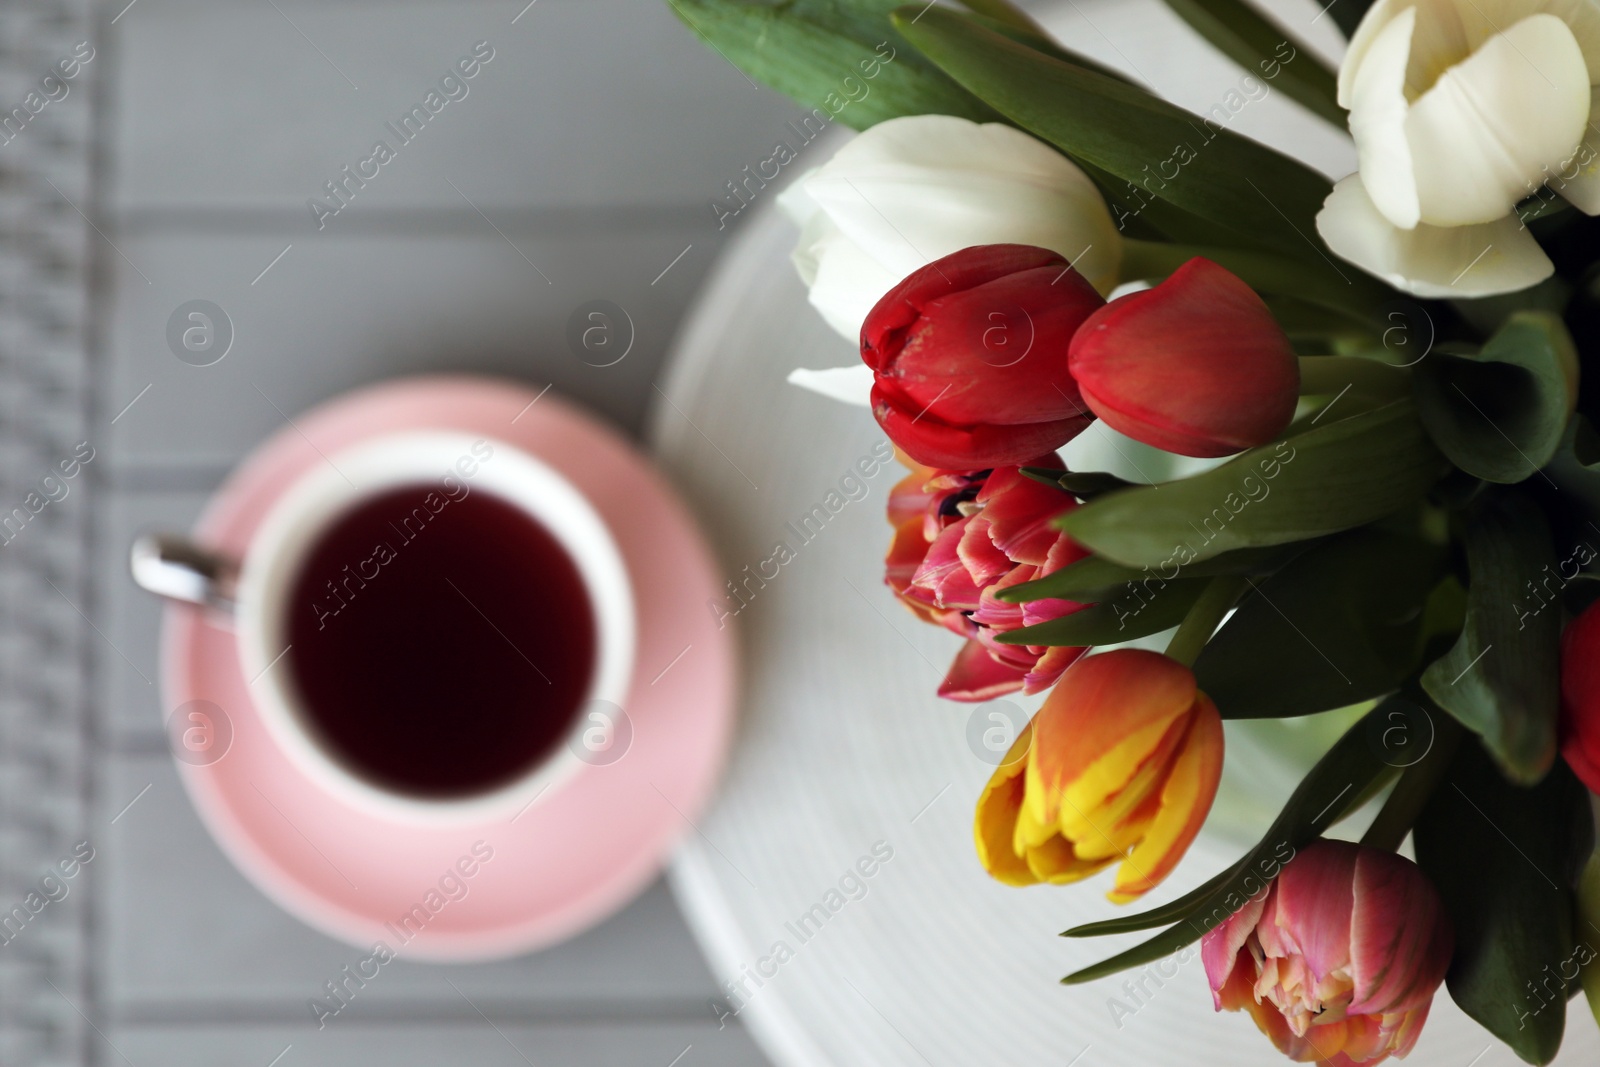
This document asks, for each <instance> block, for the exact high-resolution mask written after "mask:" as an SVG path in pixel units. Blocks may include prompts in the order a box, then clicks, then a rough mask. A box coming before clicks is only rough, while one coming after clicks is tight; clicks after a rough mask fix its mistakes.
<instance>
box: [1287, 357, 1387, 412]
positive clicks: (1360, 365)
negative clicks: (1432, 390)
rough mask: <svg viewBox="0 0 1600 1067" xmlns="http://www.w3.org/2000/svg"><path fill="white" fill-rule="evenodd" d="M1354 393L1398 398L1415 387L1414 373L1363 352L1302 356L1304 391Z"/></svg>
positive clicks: (1321, 393) (1301, 375) (1301, 367)
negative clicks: (1359, 353) (1366, 356)
mask: <svg viewBox="0 0 1600 1067" xmlns="http://www.w3.org/2000/svg"><path fill="white" fill-rule="evenodd" d="M1346 389H1349V390H1350V391H1351V392H1352V393H1357V394H1359V395H1361V396H1367V397H1372V398H1373V399H1376V400H1384V401H1388V400H1398V399H1399V398H1400V397H1402V396H1404V395H1405V394H1406V393H1408V392H1410V391H1411V376H1410V375H1409V374H1408V373H1407V372H1406V371H1404V370H1401V369H1400V368H1398V367H1391V366H1390V365H1389V364H1387V363H1380V362H1378V361H1377V360H1375V359H1363V358H1361V357H1360V356H1301V357H1300V395H1301V396H1318V395H1328V394H1333V395H1338V394H1340V393H1343V392H1344V391H1345V390H1346Z"/></svg>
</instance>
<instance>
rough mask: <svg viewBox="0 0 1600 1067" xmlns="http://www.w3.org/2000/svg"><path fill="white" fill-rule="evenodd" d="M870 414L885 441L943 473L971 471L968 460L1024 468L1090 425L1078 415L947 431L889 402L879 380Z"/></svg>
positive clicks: (930, 417)
mask: <svg viewBox="0 0 1600 1067" xmlns="http://www.w3.org/2000/svg"><path fill="white" fill-rule="evenodd" d="M872 415H873V417H874V418H875V419H877V420H878V425H879V426H881V427H883V432H884V433H886V434H888V435H889V439H890V440H892V441H894V442H896V443H897V444H899V445H900V447H901V448H903V449H905V451H906V453H907V454H908V455H910V456H911V457H912V458H914V459H915V460H916V461H917V462H918V463H924V464H927V465H928V466H932V467H942V468H946V469H949V470H970V469H972V463H973V462H974V457H982V459H983V461H984V462H985V463H986V464H987V465H989V466H995V467H999V466H1005V465H1015V464H1020V463H1026V462H1028V461H1029V460H1030V459H1032V458H1033V457H1035V456H1038V455H1041V454H1042V453H1045V452H1054V451H1055V450H1056V449H1058V448H1060V447H1061V446H1062V444H1064V443H1065V442H1067V441H1070V440H1072V438H1073V437H1075V436H1077V435H1078V434H1079V433H1080V432H1081V431H1082V430H1083V428H1084V427H1086V426H1088V425H1089V423H1090V422H1092V421H1093V416H1091V415H1088V414H1084V415H1079V416H1073V417H1070V418H1064V419H1058V420H1056V421H1053V422H1036V423H1032V424H1030V425H1024V426H951V425H949V424H948V423H944V422H941V421H939V419H937V418H936V417H934V416H933V415H929V414H927V413H926V412H923V411H919V410H918V409H916V408H912V409H910V410H907V409H906V408H905V407H903V406H902V405H900V404H897V403H895V402H893V401H892V400H891V399H890V398H889V396H888V395H887V394H886V393H885V391H884V383H883V382H882V381H881V380H880V381H879V382H878V383H877V384H876V385H874V386H873V387H872Z"/></svg>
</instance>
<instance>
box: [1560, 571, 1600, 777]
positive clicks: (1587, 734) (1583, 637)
mask: <svg viewBox="0 0 1600 1067" xmlns="http://www.w3.org/2000/svg"><path fill="white" fill-rule="evenodd" d="M1561 755H1562V758H1564V759H1565V760H1566V761H1567V766H1569V767H1571V768H1572V773H1573V774H1576V775H1577V776H1578V778H1579V780H1581V781H1582V782H1583V784H1584V785H1586V786H1588V787H1589V792H1591V793H1600V601H1597V602H1596V603H1594V604H1590V605H1589V607H1588V609H1587V610H1586V611H1584V613H1583V614H1582V615H1579V616H1578V617H1577V618H1576V619H1574V620H1572V622H1571V623H1570V624H1568V626H1567V629H1566V632H1565V633H1563V634H1562V635H1561Z"/></svg>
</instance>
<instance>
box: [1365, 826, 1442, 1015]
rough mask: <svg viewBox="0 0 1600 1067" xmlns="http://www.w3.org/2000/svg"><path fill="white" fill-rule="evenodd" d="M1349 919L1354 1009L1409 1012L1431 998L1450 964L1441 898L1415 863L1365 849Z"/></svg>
mask: <svg viewBox="0 0 1600 1067" xmlns="http://www.w3.org/2000/svg"><path fill="white" fill-rule="evenodd" d="M1354 873H1355V877H1354V902H1355V903H1354V908H1353V910H1352V914H1351V920H1350V963H1351V977H1352V978H1353V979H1354V981H1355V990H1354V999H1353V1000H1352V1001H1351V1002H1350V1009H1349V1010H1350V1012H1351V1013H1352V1014H1365V1013H1382V1012H1397V1011H1406V1010H1409V1009H1411V1008H1415V1007H1417V1006H1419V1005H1421V1004H1424V1003H1426V1002H1428V1001H1429V1000H1431V999H1432V998H1433V991H1434V989H1435V988H1436V987H1437V986H1438V984H1439V983H1440V982H1441V981H1443V980H1444V972H1445V968H1446V967H1447V966H1448V965H1449V963H1450V940H1451V939H1450V929H1449V926H1448V924H1446V923H1445V922H1443V921H1442V916H1443V910H1444V909H1443V903H1442V902H1441V901H1440V899H1439V893H1438V891H1437V890H1435V889H1434V888H1433V885H1432V883H1430V882H1429V881H1428V880H1427V879H1426V878H1425V877H1423V875H1422V872H1421V871H1420V870H1418V869H1417V866H1416V864H1414V863H1412V862H1411V861H1410V860H1408V859H1405V858H1403V857H1400V856H1396V855H1394V854H1393V853H1391V852H1380V851H1377V850H1375V849H1365V850H1363V851H1362V852H1361V854H1360V857H1359V858H1358V859H1357V860H1356V864H1355V872H1354Z"/></svg>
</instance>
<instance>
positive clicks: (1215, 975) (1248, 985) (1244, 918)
mask: <svg viewBox="0 0 1600 1067" xmlns="http://www.w3.org/2000/svg"><path fill="white" fill-rule="evenodd" d="M1266 902H1267V894H1266V893H1259V894H1257V895H1255V896H1253V897H1251V898H1250V899H1249V900H1247V901H1245V904H1244V907H1242V908H1240V909H1239V910H1238V911H1236V912H1234V913H1233V914H1232V915H1230V916H1228V917H1227V918H1226V919H1224V920H1223V921H1222V925H1221V926H1218V927H1216V928H1215V929H1214V930H1212V931H1211V932H1210V933H1207V934H1206V935H1205V936H1204V937H1203V938H1202V939H1201V941H1200V962H1201V965H1202V966H1204V967H1205V969H1206V981H1207V982H1208V983H1210V985H1211V999H1212V1002H1213V1003H1214V1004H1215V1005H1216V1009H1217V1010H1218V1011H1235V1010H1237V1009H1239V1008H1241V1007H1243V1006H1244V1003H1245V1002H1246V1001H1249V1000H1253V999H1254V997H1253V996H1252V995H1251V993H1250V992H1249V990H1251V989H1252V988H1253V987H1254V986H1255V976H1254V975H1253V974H1251V973H1250V971H1249V969H1248V968H1241V967H1239V965H1238V964H1239V959H1240V957H1239V953H1240V952H1241V951H1242V950H1243V949H1244V943H1245V942H1246V941H1248V940H1250V934H1251V932H1252V931H1253V930H1255V928H1256V923H1258V922H1260V921H1261V909H1262V908H1263V907H1265V906H1266ZM1248 955H1249V954H1248V953H1246V958H1248ZM1236 975H1237V976H1238V979H1237V980H1236V979H1235V976H1236ZM1241 988H1242V989H1243V990H1244V994H1243V996H1240V989H1241Z"/></svg>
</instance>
